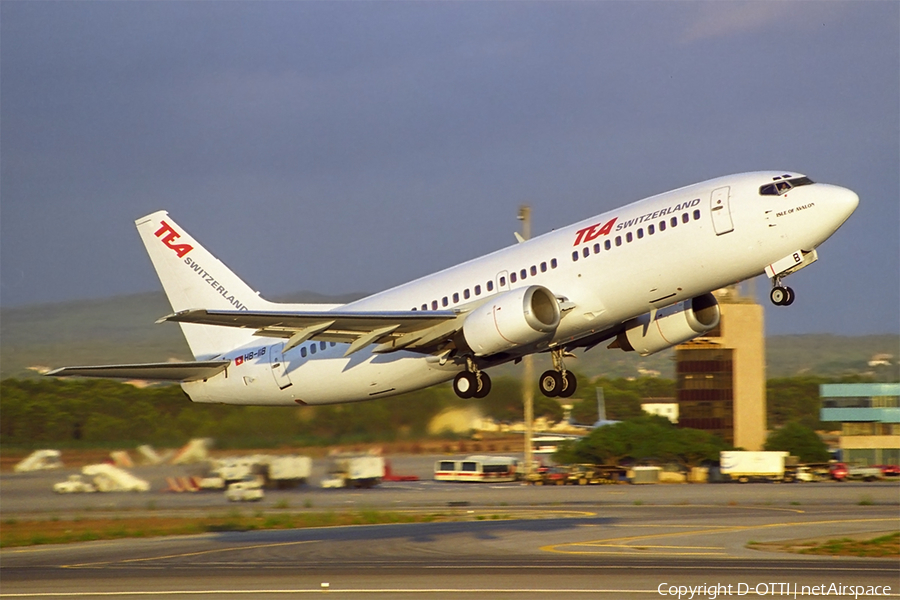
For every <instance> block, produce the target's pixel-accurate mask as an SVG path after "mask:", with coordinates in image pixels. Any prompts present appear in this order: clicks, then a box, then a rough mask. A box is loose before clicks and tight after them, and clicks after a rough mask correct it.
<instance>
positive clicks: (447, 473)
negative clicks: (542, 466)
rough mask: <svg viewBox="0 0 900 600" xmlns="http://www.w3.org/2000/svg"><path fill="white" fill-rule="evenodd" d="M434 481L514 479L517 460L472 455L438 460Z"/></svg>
mask: <svg viewBox="0 0 900 600" xmlns="http://www.w3.org/2000/svg"><path fill="white" fill-rule="evenodd" d="M434 479H435V481H493V482H501V481H516V480H517V479H519V461H518V460H516V459H515V458H510V457H509V456H482V455H472V456H468V457H466V458H464V459H461V460H460V459H452V460H439V461H437V462H436V463H435V465H434Z"/></svg>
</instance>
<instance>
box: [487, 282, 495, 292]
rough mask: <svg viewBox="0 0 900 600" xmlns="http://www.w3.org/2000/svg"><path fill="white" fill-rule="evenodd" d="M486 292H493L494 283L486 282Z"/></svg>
mask: <svg viewBox="0 0 900 600" xmlns="http://www.w3.org/2000/svg"><path fill="white" fill-rule="evenodd" d="M487 291H489V292H493V291H494V282H493V281H488V282H487Z"/></svg>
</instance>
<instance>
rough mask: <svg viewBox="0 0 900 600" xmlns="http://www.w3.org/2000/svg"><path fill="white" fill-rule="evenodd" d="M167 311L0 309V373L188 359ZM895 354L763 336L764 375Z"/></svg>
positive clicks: (653, 359)
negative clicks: (163, 318)
mask: <svg viewBox="0 0 900 600" xmlns="http://www.w3.org/2000/svg"><path fill="white" fill-rule="evenodd" d="M361 296H362V294H347V295H344V296H338V297H330V296H322V295H319V294H314V293H309V292H301V293H297V294H292V295H291V296H289V297H283V298H277V299H275V300H277V301H281V302H322V303H345V302H349V301H351V300H354V299H356V298H359V297H361ZM170 312H171V308H170V306H169V303H168V301H167V300H166V298H165V296H164V295H163V293H162V292H149V293H144V294H134V295H130V296H118V297H115V298H104V299H99V300H86V301H77V302H65V303H60V304H42V305H34V306H26V307H19V308H8V309H0V378H6V377H35V376H37V372H36V371H34V370H32V369H30V367H58V366H64V365H86V364H105V363H127V362H152V361H165V360H169V359H172V358H175V359H179V360H190V358H191V355H190V352H189V350H188V347H187V344H186V342H185V341H184V338H183V337H182V336H181V330H180V328H179V327H178V325H176V324H174V323H162V324H159V325H157V324H156V323H155V321H156V320H157V319H158V318H159V317H161V316H164V315H167V314H169V313H170ZM877 354H889V355H892V356H893V358H892V359H891V363H892V364H891V365H890V366H888V367H884V366H882V367H876V368H875V369H873V368H872V367H870V366H869V365H868V362H869V361H870V360H871V359H872V357H873V356H875V355H877ZM576 355H577V357H578V358H576V359H569V360H568V361H567V366H568V367H569V368H571V369H574V370H576V371H578V372H580V373H583V374H585V375H589V376H595V375H606V376H609V377H637V376H639V375H641V374H659V376H661V377H666V378H673V377H674V366H673V362H672V358H673V352H672V351H667V352H662V353H660V354H658V355H655V356H650V357H648V358H643V359H642V358H640V357H639V356H637V355H635V354H634V353H626V352H622V351H621V350H606V349H604V348H603V346H602V345H601V346H599V347H597V348H595V349H593V350H591V351H590V352H587V353H584V352H582V351H581V350H578V351H576ZM898 356H900V336H897V335H867V336H834V335H790V336H773V337H770V338H768V340H767V341H766V362H767V375H768V377H785V376H791V375H799V374H811V375H822V376H841V375H847V374H862V373H869V372H873V371H875V373H876V376H877V377H878V378H879V379H881V380H891V381H896V380H898V379H900V368H898V365H897V359H898ZM549 366H550V361H549V359H548V358H547V357H546V356H539V357H538V360H537V362H536V370H537V371H538V372H540V370H542V369H545V368H549ZM501 371H502V372H505V373H512V372H520V367H517V366H511V365H510V366H506V367H503V368H502V369H501Z"/></svg>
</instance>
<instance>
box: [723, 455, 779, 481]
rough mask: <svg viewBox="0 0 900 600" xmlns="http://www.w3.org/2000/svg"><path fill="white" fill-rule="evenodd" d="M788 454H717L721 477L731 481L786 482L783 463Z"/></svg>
mask: <svg viewBox="0 0 900 600" xmlns="http://www.w3.org/2000/svg"><path fill="white" fill-rule="evenodd" d="M788 456H789V453H788V452H782V451H758V452H753V451H747V450H723V451H722V452H720V453H719V466H720V467H721V471H722V474H723V475H726V476H728V477H730V478H731V480H732V481H738V482H740V483H747V482H748V481H786V480H787V479H786V477H785V461H786V460H787V457H788Z"/></svg>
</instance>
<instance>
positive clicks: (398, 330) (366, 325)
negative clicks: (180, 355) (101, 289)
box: [158, 309, 466, 356]
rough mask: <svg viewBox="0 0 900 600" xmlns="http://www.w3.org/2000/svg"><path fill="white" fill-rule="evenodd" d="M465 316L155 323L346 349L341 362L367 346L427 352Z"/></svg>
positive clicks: (241, 317)
mask: <svg viewBox="0 0 900 600" xmlns="http://www.w3.org/2000/svg"><path fill="white" fill-rule="evenodd" d="M465 314H466V313H461V312H456V311H415V310H410V311H384V312H353V311H315V312H278V311H246V310H240V311H237V310H205V309H193V310H184V311H180V312H177V313H175V314H172V315H169V316H167V317H163V318H162V319H160V320H159V321H158V322H163V321H175V322H177V323H195V324H199V325H218V326H223V327H242V328H252V329H255V330H256V331H255V335H258V336H262V337H274V338H285V339H287V340H288V341H287V343H286V344H285V345H284V351H285V352H287V351H288V350H290V349H291V348H294V347H296V346H299V345H300V344H302V343H304V342H306V341H307V340H311V339H314V340H321V341H326V342H340V343H349V344H350V348H348V349H347V352H346V353H345V356H349V355H350V354H353V353H354V352H357V351H358V350H361V349H362V348H365V347H366V346H368V345H369V344H373V343H377V344H379V345H378V347H377V348H375V349H374V350H373V351H374V352H376V353H385V352H393V351H396V350H401V349H408V350H419V351H422V350H427V349H431V348H434V347H436V346H439V345H440V344H441V343H442V342H446V341H448V340H449V339H450V338H451V337H452V336H453V335H454V334H455V333H456V332H457V331H459V330H460V328H462V322H463V319H464V318H465Z"/></svg>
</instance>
